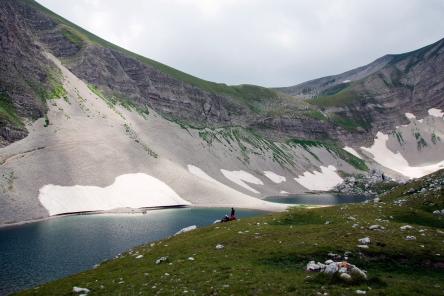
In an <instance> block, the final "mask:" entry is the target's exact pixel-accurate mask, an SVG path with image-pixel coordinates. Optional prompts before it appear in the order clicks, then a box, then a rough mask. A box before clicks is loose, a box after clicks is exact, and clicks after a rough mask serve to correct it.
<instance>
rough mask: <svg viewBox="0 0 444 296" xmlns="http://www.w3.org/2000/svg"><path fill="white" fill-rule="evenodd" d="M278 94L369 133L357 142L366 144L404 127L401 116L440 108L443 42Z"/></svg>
mask: <svg viewBox="0 0 444 296" xmlns="http://www.w3.org/2000/svg"><path fill="white" fill-rule="evenodd" d="M277 90H279V91H281V92H284V93H286V94H289V95H291V96H295V97H300V98H310V99H312V100H310V103H311V104H313V105H316V106H318V107H319V108H320V109H321V110H323V111H324V112H326V113H328V114H333V115H334V116H340V117H342V118H346V119H347V120H348V121H349V123H350V127H353V126H356V127H359V128H364V129H367V130H369V131H370V132H369V133H367V136H368V138H367V139H366V140H367V141H365V140H364V139H365V136H364V139H363V140H364V141H363V142H361V144H370V142H371V140H372V138H371V137H372V136H374V135H375V134H376V133H377V132H378V131H384V132H391V131H393V127H394V126H397V125H400V124H405V123H407V122H408V119H407V118H406V117H405V116H404V114H405V113H413V114H416V115H417V116H418V117H424V116H426V115H427V110H428V109H429V108H440V109H443V108H444V97H443V92H444V39H441V40H439V41H437V42H435V43H433V44H431V45H428V46H425V47H423V48H421V49H418V50H415V51H412V52H408V53H404V54H397V55H386V56H383V57H381V58H379V59H377V60H376V61H374V62H372V63H370V64H368V65H366V66H363V67H360V68H356V69H353V70H351V71H347V72H344V73H342V74H339V75H333V76H327V77H323V78H319V79H315V80H311V81H308V82H305V83H301V84H299V85H296V86H292V87H286V88H278V89H277Z"/></svg>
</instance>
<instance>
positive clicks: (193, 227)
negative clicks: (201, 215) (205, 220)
mask: <svg viewBox="0 0 444 296" xmlns="http://www.w3.org/2000/svg"><path fill="white" fill-rule="evenodd" d="M195 229H197V226H196V225H191V226H188V227H185V228H182V229H181V230H179V231H178V232H176V233H175V234H174V236H176V235H179V234H182V233H185V232H189V231H192V230H195Z"/></svg>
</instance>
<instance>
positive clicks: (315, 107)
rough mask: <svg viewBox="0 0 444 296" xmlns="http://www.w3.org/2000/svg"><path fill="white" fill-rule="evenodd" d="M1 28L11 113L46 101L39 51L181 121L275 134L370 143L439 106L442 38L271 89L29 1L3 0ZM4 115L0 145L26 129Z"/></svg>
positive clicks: (40, 111) (47, 79)
mask: <svg viewBox="0 0 444 296" xmlns="http://www.w3.org/2000/svg"><path fill="white" fill-rule="evenodd" d="M0 32H2V34H1V37H0V38H1V39H0V46H1V49H2V51H1V52H0V57H1V62H0V78H1V85H0V92H4V93H5V94H6V95H7V96H6V97H7V98H8V102H9V103H10V104H11V105H12V107H13V108H12V109H11V112H13V113H14V114H12V115H11V116H15V115H16V117H17V118H19V119H32V120H34V119H36V118H39V117H42V116H44V114H45V112H46V110H47V107H46V102H45V100H46V98H47V97H48V93H51V88H53V87H54V80H57V79H56V77H54V76H57V75H54V73H53V71H54V67H53V65H52V63H51V62H50V61H49V60H48V59H47V58H46V57H45V55H44V52H45V51H48V52H50V53H52V54H53V55H54V56H56V57H57V58H59V59H61V60H62V61H63V63H64V64H65V66H67V67H68V68H69V69H70V70H71V71H72V72H73V73H74V74H75V75H76V76H78V77H79V78H81V79H82V80H84V81H86V82H87V83H89V84H91V85H94V87H97V88H98V89H99V90H100V91H101V92H103V93H104V95H106V96H109V97H113V99H115V100H121V101H125V102H127V101H128V102H130V103H131V104H133V105H135V106H138V107H140V108H144V109H146V107H150V108H152V109H154V110H155V111H156V112H158V113H159V114H161V115H162V116H164V117H166V118H168V119H170V120H174V121H177V122H180V123H181V124H185V125H188V126H193V127H224V126H242V127H245V128H252V129H254V130H256V131H257V132H259V133H261V134H263V135H265V136H267V137H268V138H270V139H273V140H277V141H284V140H287V139H290V138H299V139H308V140H323V141H325V140H327V141H335V142H340V143H343V144H346V145H348V146H353V147H357V146H362V145H364V146H369V145H370V144H371V143H372V141H373V139H374V135H375V134H376V133H377V132H378V131H383V132H390V131H392V130H393V129H394V127H395V126H396V125H400V124H406V123H407V121H406V118H405V117H404V113H405V112H414V113H415V114H418V115H421V114H423V113H425V112H426V110H427V109H428V108H441V109H443V108H444V100H443V97H442V95H443V88H444V82H443V81H444V73H443V72H444V70H443V64H444V60H443V59H444V55H443V43H444V41H440V42H437V43H435V44H432V45H430V46H428V47H425V48H423V49H420V50H417V51H414V52H411V53H406V54H402V55H387V56H384V57H382V58H380V59H378V60H376V61H374V62H373V63H371V64H369V65H366V66H363V67H360V68H357V69H354V70H351V71H348V72H345V73H343V74H340V75H336V76H329V77H325V78H320V79H317V80H313V81H309V82H307V83H304V84H301V85H298V86H294V87H289V88H280V89H278V92H276V91H274V90H270V89H265V88H261V87H258V86H227V85H224V84H217V83H212V82H209V81H205V80H202V79H199V78H196V77H192V76H190V75H188V74H186V73H182V72H180V71H178V70H175V69H172V68H170V67H168V66H166V65H162V64H160V63H157V62H155V61H152V60H149V59H147V58H144V57H141V56H138V55H136V54H134V53H131V52H128V51H126V50H124V49H122V48H119V47H117V46H115V45H113V44H110V43H108V42H106V41H104V40H102V39H100V38H99V37H97V36H94V35H92V34H91V33H89V32H87V31H85V30H83V29H81V28H79V27H77V26H76V25H74V24H72V23H70V22H69V21H67V20H64V19H63V18H61V17H60V16H57V15H55V14H53V13H52V12H50V11H48V10H46V9H45V8H43V7H42V6H40V5H39V4H38V3H36V2H34V1H32V0H18V1H12V0H4V1H1V2H0ZM281 92H283V93H281ZM284 93H286V94H288V95H291V96H297V97H300V98H299V99H294V98H293V97H289V96H288V95H286V94H284ZM301 98H302V99H301ZM307 98H308V99H309V100H308V101H304V100H305V99H307ZM313 98H314V99H313ZM320 99H322V100H320ZM15 113H16V114H15ZM11 116H9V118H8V117H7V116H1V115H0V117H1V118H0V137H1V139H0V142H1V143H3V145H5V144H7V143H10V142H13V141H15V140H17V139H19V138H21V137H23V136H25V135H26V129H25V127H24V126H23V125H20V124H18V123H17V122H14V121H12V120H11V118H10V117H11Z"/></svg>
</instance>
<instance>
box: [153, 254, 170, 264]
mask: <svg viewBox="0 0 444 296" xmlns="http://www.w3.org/2000/svg"><path fill="white" fill-rule="evenodd" d="M167 260H168V257H167V256H162V257H160V258H159V259H157V260H156V264H160V263H162V262H165V261H167Z"/></svg>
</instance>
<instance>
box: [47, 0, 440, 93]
mask: <svg viewBox="0 0 444 296" xmlns="http://www.w3.org/2000/svg"><path fill="white" fill-rule="evenodd" d="M38 2H40V3H41V4H43V5H44V6H46V7H48V8H49V9H51V10H53V11H54V12H56V13H58V14H60V15H62V16H63V17H65V18H67V19H69V20H70V21H72V22H74V23H76V24H78V25H80V26H82V27H83V28H85V29H87V30H89V31H91V32H93V33H95V34H97V35H99V36H100V37H102V38H104V39H106V40H108V41H111V42H113V43H115V44H117V45H120V46H122V47H125V48H127V49H129V50H131V51H134V52H137V53H139V54H142V55H144V56H146V57H149V58H152V59H154V60H157V61H159V62H162V63H165V64H167V65H170V66H172V67H174V68H177V69H180V70H182V71H184V72H187V73H190V74H192V75H195V76H198V77H200V78H204V79H206V80H211V81H216V82H225V83H228V84H241V83H252V84H259V85H264V86H287V85H293V84H297V83H299V82H303V81H306V80H309V79H313V78H318V77H321V76H326V75H330V74H337V73H341V72H344V71H346V70H350V69H352V68H354V67H357V66H362V65H364V64H367V63H369V62H371V61H372V60H374V59H376V58H378V57H380V56H382V55H384V54H386V53H401V52H405V51H410V50H414V49H416V48H419V47H422V46H425V45H427V44H429V43H432V42H435V41H437V40H439V39H441V38H443V37H444V0H427V1H425V0H334V1H332V0H288V1H284V0H268V1H266V0H237V1H235V0H146V1H137V0H125V1H122V0H63V1H60V0H38Z"/></svg>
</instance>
